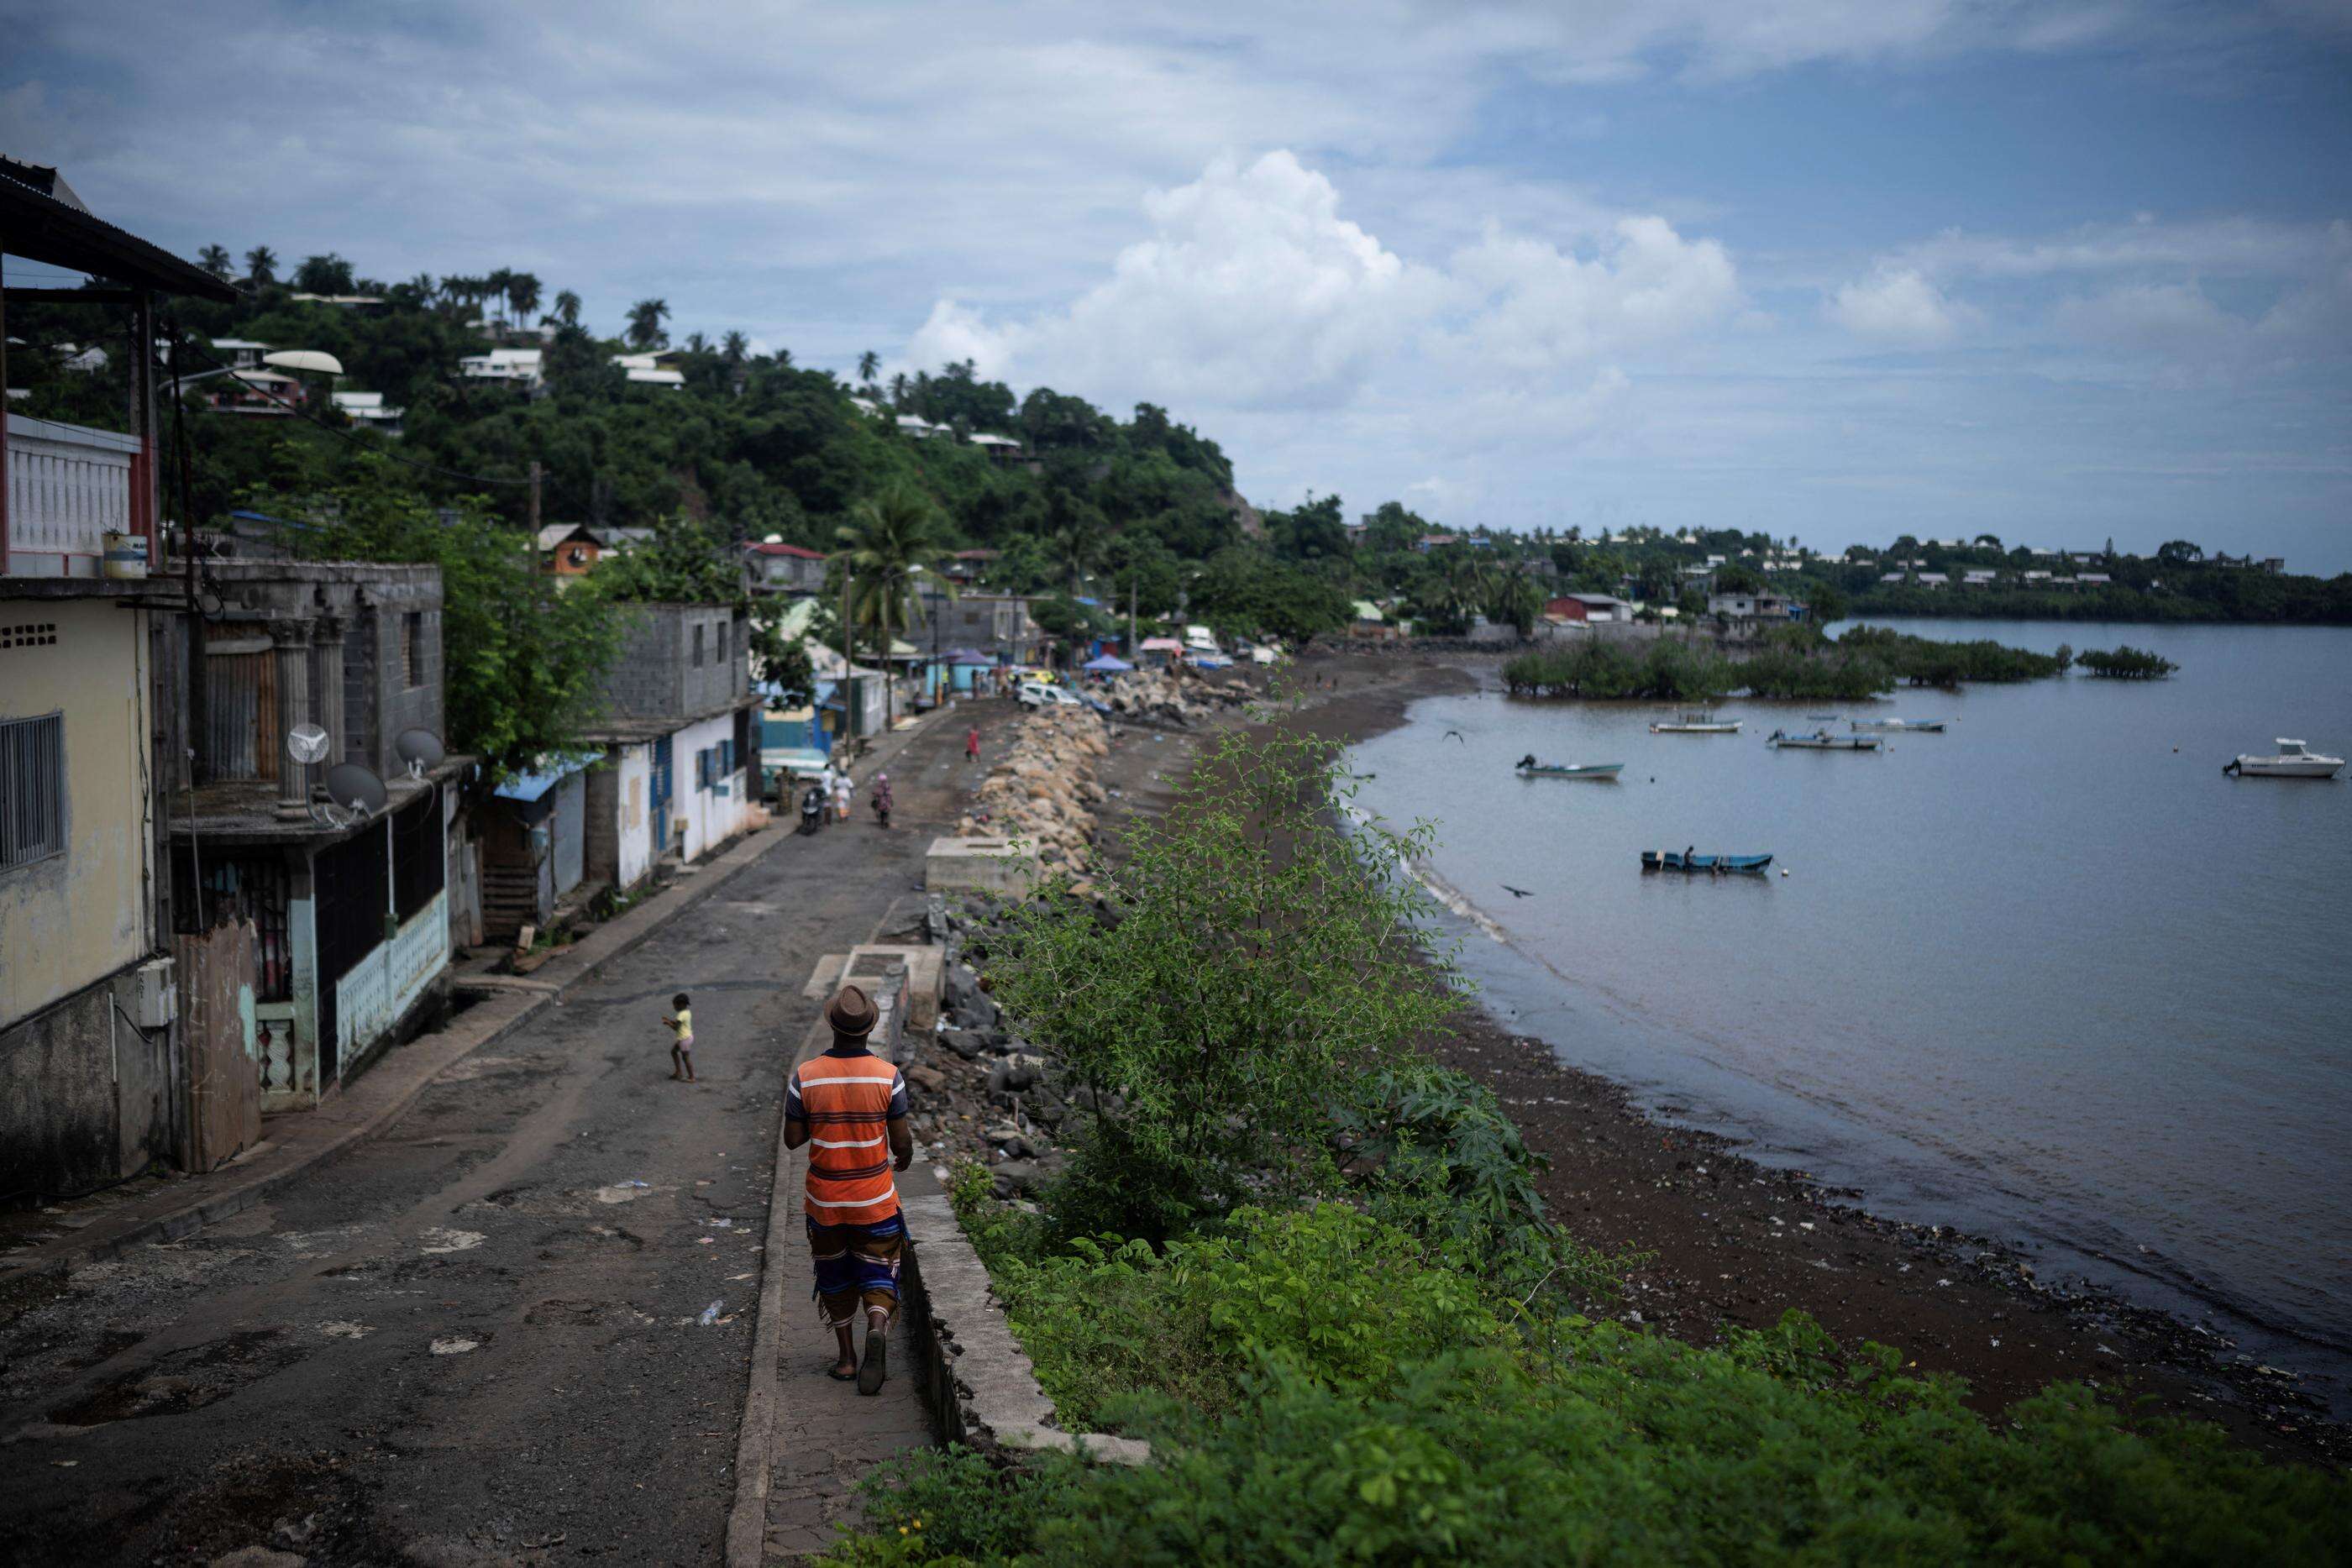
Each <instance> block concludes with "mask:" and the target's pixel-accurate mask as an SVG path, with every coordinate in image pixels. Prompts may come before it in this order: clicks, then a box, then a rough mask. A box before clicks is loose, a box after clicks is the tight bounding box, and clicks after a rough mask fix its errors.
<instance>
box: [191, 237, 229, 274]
mask: <svg viewBox="0 0 2352 1568" xmlns="http://www.w3.org/2000/svg"><path fill="white" fill-rule="evenodd" d="M196 265H197V266H198V267H203V268H204V269H205V271H206V272H209V273H211V274H212V275H213V276H214V277H219V278H226V277H228V269H229V267H230V266H231V265H232V264H231V262H230V259H229V254H228V246H225V245H208V246H205V248H204V249H202V250H200V251H198V252H196Z"/></svg>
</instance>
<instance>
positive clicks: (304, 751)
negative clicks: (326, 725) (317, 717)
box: [286, 724, 327, 768]
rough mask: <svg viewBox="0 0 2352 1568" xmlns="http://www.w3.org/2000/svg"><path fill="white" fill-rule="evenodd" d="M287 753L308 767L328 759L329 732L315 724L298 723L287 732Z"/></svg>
mask: <svg viewBox="0 0 2352 1568" xmlns="http://www.w3.org/2000/svg"><path fill="white" fill-rule="evenodd" d="M286 755H287V756H289V757H290V758H293V759H294V760H295V761H297V762H299V763H300V764H301V765H302V766H303V767H305V768H308V767H310V765H311V764H312V763H314V762H324V761H325V760H326V759H327V732H326V731H325V730H323V729H320V727H318V726H317V725H315V724H298V725H296V726H295V727H293V728H292V729H289V730H288V731H287V732H286Z"/></svg>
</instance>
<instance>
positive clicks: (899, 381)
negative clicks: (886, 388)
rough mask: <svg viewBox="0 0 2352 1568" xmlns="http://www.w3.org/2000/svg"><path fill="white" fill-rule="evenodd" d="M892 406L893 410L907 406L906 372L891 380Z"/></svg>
mask: <svg viewBox="0 0 2352 1568" xmlns="http://www.w3.org/2000/svg"><path fill="white" fill-rule="evenodd" d="M890 406H891V407H893V408H904V407H906V406H907V372H906V371H899V372H898V374H897V375H895V376H892V377H891V378H890Z"/></svg>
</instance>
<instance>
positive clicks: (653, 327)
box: [629, 299, 669, 349]
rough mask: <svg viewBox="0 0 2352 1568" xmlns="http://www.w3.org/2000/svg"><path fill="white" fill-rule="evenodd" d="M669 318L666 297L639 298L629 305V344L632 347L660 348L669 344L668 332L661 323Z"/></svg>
mask: <svg viewBox="0 0 2352 1568" xmlns="http://www.w3.org/2000/svg"><path fill="white" fill-rule="evenodd" d="M667 319H669V301H668V300H667V299H640V300H638V301H637V302H636V303H635V305H632V306H630V307H629V346H630V347H631V348H633V349H661V348H667V346H668V345H669V333H668V332H667V331H665V330H664V329H663V328H662V323H663V322H664V321H666V320H667Z"/></svg>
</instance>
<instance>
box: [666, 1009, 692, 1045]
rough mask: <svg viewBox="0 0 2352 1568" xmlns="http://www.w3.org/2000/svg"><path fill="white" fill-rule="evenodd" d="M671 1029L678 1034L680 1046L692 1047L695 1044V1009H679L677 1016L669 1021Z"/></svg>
mask: <svg viewBox="0 0 2352 1568" xmlns="http://www.w3.org/2000/svg"><path fill="white" fill-rule="evenodd" d="M669 1027H670V1028H671V1029H672V1030H675V1031H676V1032H677V1043H678V1044H680V1045H692V1044H693V1043H694V1009H692V1008H680V1009H677V1017H676V1018H674V1019H670V1020H669Z"/></svg>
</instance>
